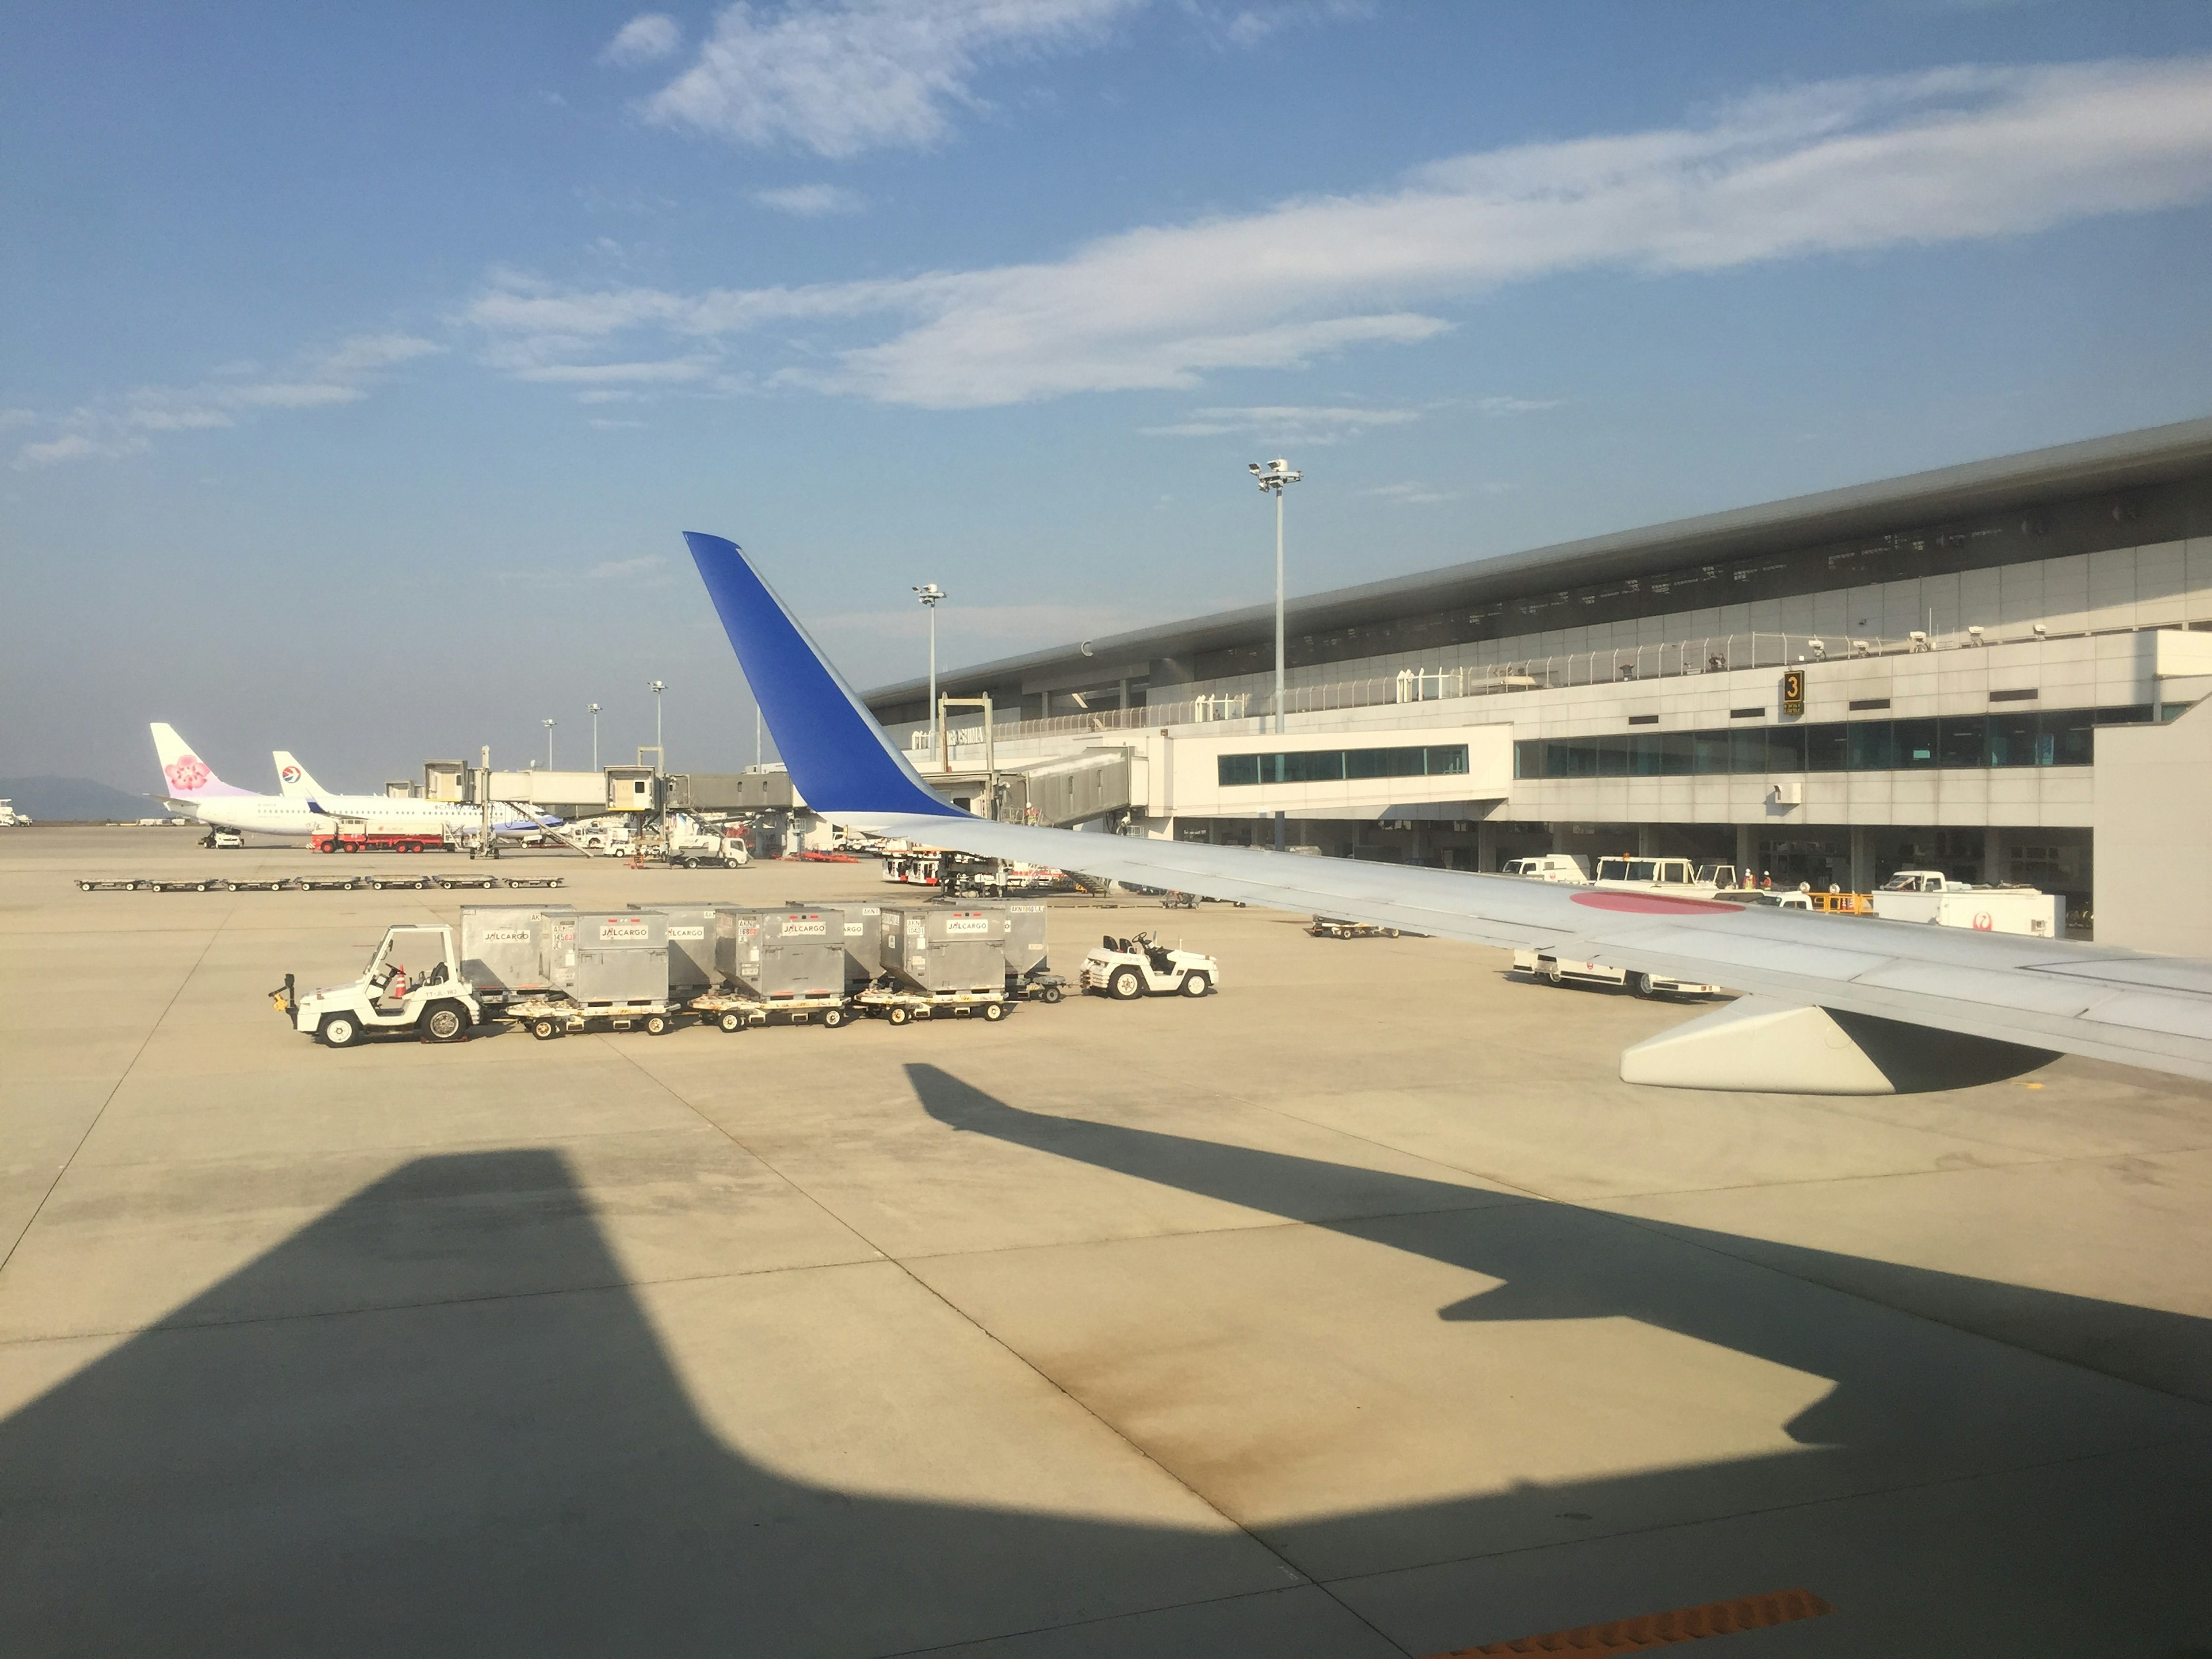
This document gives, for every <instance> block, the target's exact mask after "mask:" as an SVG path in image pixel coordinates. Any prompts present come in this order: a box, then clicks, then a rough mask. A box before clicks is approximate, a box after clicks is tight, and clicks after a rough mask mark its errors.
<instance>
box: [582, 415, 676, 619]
mask: <svg viewBox="0 0 2212 1659" xmlns="http://www.w3.org/2000/svg"><path fill="white" fill-rule="evenodd" d="M593 424H594V425H596V424H597V422H593ZM665 563H667V560H665V558H663V557H662V556H660V555H659V554H658V553H641V554H639V555H638V556H636V557H635V558H632V559H608V560H605V561H604V562H601V563H599V564H595V565H593V566H592V568H590V569H589V570H587V571H586V572H585V573H584V575H585V578H586V580H590V581H595V582H605V581H626V580H629V579H630V578H632V577H635V576H647V575H651V574H653V572H654V571H656V570H659V568H661V566H663V565H664V564H665Z"/></svg>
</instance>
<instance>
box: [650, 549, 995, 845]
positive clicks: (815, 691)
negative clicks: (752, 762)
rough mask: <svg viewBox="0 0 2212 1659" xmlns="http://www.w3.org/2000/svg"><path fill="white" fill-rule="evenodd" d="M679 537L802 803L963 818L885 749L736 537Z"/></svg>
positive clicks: (879, 731)
mask: <svg viewBox="0 0 2212 1659" xmlns="http://www.w3.org/2000/svg"><path fill="white" fill-rule="evenodd" d="M684 543H685V544H686V545H688V546H689V547H690V550H691V556H692V558H693V559H694V560H695V561H696V562H697V563H698V566H699V575H700V579H701V580H703V581H704V582H705V583H706V584H707V592H708V596H709V597H710V598H711V599H713V600H714V609H715V611H716V612H717V613H718V614H720V617H721V618H722V629H723V631H724V632H725V633H726V634H727V635H729V636H730V644H731V645H732V647H734V648H735V649H736V651H737V653H738V664H739V665H740V666H741V667H743V668H744V672H745V682H746V684H749V685H750V686H751V687H752V692H753V696H754V697H755V699H756V700H757V701H758V702H759V703H760V708H761V714H762V716H763V718H764V719H765V720H767V721H768V726H769V731H770V732H774V733H775V746H776V750H777V751H778V752H779V753H781V755H782V757H783V762H784V764H785V765H786V766H787V767H789V768H790V769H791V781H792V782H793V784H795V785H797V786H798V788H799V793H800V794H801V795H802V796H804V797H805V800H806V804H807V805H808V806H809V807H811V809H812V810H813V811H817V812H819V813H821V814H822V815H823V816H824V817H833V818H834V817H837V816H838V815H839V814H840V813H855V814H866V815H871V816H873V815H884V816H896V815H900V814H916V815H927V816H931V817H960V816H962V814H961V813H960V811H959V809H958V808H957V807H954V806H951V805H947V804H946V803H945V802H944V801H943V800H940V799H939V798H938V797H937V796H935V795H933V794H932V793H930V790H929V786H928V785H927V784H926V783H924V782H923V781H921V774H920V773H918V772H916V771H915V769H914V768H913V767H912V766H910V765H908V763H907V760H906V757H904V756H902V755H901V754H900V753H899V752H898V751H897V750H895V749H893V748H892V747H891V745H890V740H889V739H888V738H885V737H884V730H883V727H881V726H878V725H877V724H876V721H875V719H874V717H873V716H872V715H871V714H869V713H868V711H867V708H866V705H864V704H863V703H862V702H860V699H859V698H858V697H856V696H854V695H853V691H852V688H851V687H849V686H848V685H847V684H845V682H844V681H843V680H842V679H841V678H839V677H838V675H837V671H836V670H835V669H833V668H831V667H830V666H829V663H828V662H827V661H825V660H824V659H823V655H822V653H821V652H820V651H819V650H818V649H817V647H816V646H815V644H814V641H811V639H809V638H808V637H807V636H806V630H805V629H803V628H801V627H800V626H799V623H797V621H796V620H794V619H793V617H792V615H791V612H790V611H788V610H787V609H786V608H785V607H784V604H783V601H782V600H781V599H777V598H776V596H775V593H774V592H771V591H770V590H769V586H768V584H767V583H766V582H764V581H763V580H761V578H760V573H759V572H758V571H757V570H755V569H754V568H752V564H751V562H750V560H748V559H747V558H746V557H745V556H744V552H743V551H742V550H740V549H739V548H738V544H736V543H735V542H732V541H729V540H726V539H725V538H722V537H720V536H708V535H702V534H701V533H700V532H697V531H686V532H684Z"/></svg>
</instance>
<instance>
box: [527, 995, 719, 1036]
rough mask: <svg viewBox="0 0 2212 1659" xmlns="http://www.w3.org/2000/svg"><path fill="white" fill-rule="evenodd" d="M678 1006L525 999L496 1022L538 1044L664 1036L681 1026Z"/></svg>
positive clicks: (557, 998)
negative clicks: (595, 1036) (590, 1035)
mask: <svg viewBox="0 0 2212 1659" xmlns="http://www.w3.org/2000/svg"><path fill="white" fill-rule="evenodd" d="M683 1014H684V1006H683V1005H682V1004H681V1003H677V1002H571V1001H569V1000H568V999H567V998H565V997H526V998H524V999H522V1000H520V1001H517V1002H509V1003H507V1004H505V1005H503V1006H501V1008H500V1009H499V1010H498V1012H496V1013H493V1014H491V1015H490V1018H495V1019H511V1020H513V1021H515V1022H517V1023H518V1024H520V1025H521V1027H522V1028H523V1030H526V1031H528V1032H529V1033H530V1035H531V1036H534V1037H536V1038H537V1039H538V1041H539V1042H551V1041H552V1040H553V1039H554V1038H555V1037H561V1036H576V1035H580V1034H582V1033H585V1032H589V1031H642V1032H644V1033H645V1034H646V1035H647V1036H666V1035H667V1034H668V1033H669V1032H671V1031H672V1030H675V1029H676V1027H677V1026H678V1024H680V1023H681V1022H682V1018H683Z"/></svg>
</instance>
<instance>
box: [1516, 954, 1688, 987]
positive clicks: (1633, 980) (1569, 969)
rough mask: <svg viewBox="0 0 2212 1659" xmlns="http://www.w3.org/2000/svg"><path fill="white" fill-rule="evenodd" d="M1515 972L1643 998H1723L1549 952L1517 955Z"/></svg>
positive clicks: (1655, 977)
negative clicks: (1625, 989)
mask: <svg viewBox="0 0 2212 1659" xmlns="http://www.w3.org/2000/svg"><path fill="white" fill-rule="evenodd" d="M1513 971H1514V972H1515V973H1516V974H1526V975H1528V977H1529V978H1531V979H1547V980H1549V981H1552V983H1553V984H1554V985H1565V984H1566V983H1567V982H1568V981H1573V982H1574V983H1576V984H1577V985H1626V987H1628V988H1629V989H1630V990H1631V991H1633V992H1634V993H1635V994H1637V995H1638V996H1640V997H1657V996H1670V997H1712V996H1718V995H1719V994H1721V987H1719V986H1717V985H1696V984H1692V983H1691V982H1690V981H1687V980H1680V979H1669V978H1668V977H1667V975H1664V974H1645V973H1632V972H1631V971H1629V970H1628V969H1626V968H1608V967H1607V966H1606V965H1605V963H1601V962H1578V961H1577V960H1575V959H1574V958H1573V957H1561V956H1554V955H1553V954H1552V952H1550V951H1533V950H1520V951H1515V952H1514V953H1513Z"/></svg>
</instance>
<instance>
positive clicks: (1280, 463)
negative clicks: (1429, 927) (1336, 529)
mask: <svg viewBox="0 0 2212 1659" xmlns="http://www.w3.org/2000/svg"><path fill="white" fill-rule="evenodd" d="M1249 471H1250V472H1251V474H1252V476H1253V477H1255V478H1256V479H1258V480H1259V483H1260V488H1261V489H1264V490H1266V491H1267V493H1268V494H1269V495H1273V497H1274V498H1275V735H1276V736H1277V737H1280V736H1282V735H1283V730H1284V727H1283V712H1284V711H1283V491H1284V490H1285V489H1286V488H1287V487H1288V486H1290V485H1291V484H1294V483H1297V481H1298V480H1299V479H1300V478H1302V477H1304V476H1305V474H1304V473H1303V472H1293V471H1291V464H1290V463H1289V462H1288V461H1286V460H1284V459H1282V458H1281V457H1280V456H1278V457H1277V458H1276V459H1273V460H1272V461H1270V462H1268V463H1267V465H1265V466H1261V465H1260V463H1259V462H1257V461H1254V462H1253V463H1251V465H1250V467H1249ZM1287 841H1288V836H1287V835H1286V834H1285V829H1284V826H1283V815H1282V814H1281V813H1280V812H1278V813H1276V814H1275V850H1276V851H1277V852H1278V853H1279V852H1281V851H1283V850H1284V848H1285V844H1286V843H1287Z"/></svg>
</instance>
